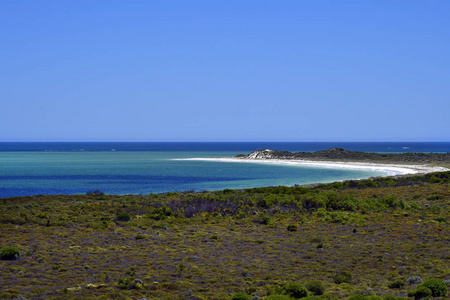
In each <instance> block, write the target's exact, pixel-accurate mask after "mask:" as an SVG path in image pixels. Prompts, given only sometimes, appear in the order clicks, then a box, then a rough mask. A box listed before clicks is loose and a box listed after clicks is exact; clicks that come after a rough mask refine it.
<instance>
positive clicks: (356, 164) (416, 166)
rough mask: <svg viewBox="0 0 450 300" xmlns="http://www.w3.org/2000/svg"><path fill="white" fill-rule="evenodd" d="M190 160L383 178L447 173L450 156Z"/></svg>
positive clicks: (257, 154) (269, 154)
mask: <svg viewBox="0 0 450 300" xmlns="http://www.w3.org/2000/svg"><path fill="white" fill-rule="evenodd" d="M190 160H206V161H223V162H245V163H270V164H277V165H302V166H309V167H321V168H341V169H355V170H373V171H383V172H385V173H386V175H388V176H390V175H407V174H426V173H433V172H442V171H447V170H449V168H450V153H369V152H360V151H348V150H345V149H342V148H331V149H327V150H321V151H317V152H296V153H292V152H288V151H278V150H270V149H263V150H256V151H253V152H251V153H250V154H248V155H244V154H238V155H236V156H235V157H221V158H192V159H190Z"/></svg>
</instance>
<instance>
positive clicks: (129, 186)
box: [0, 143, 450, 197]
mask: <svg viewBox="0 0 450 300" xmlns="http://www.w3.org/2000/svg"><path fill="white" fill-rule="evenodd" d="M11 144H12V143H9V144H7V145H6V144H3V145H0V197H11V196H24V195H36V194H79V193H86V192H88V191H93V190H101V191H103V192H105V193H107V194H149V193H162V192H170V191H188V190H194V191H203V190H221V189H225V188H231V189H241V188H250V187H259V186H277V185H287V186H292V185H295V184H308V183H316V182H332V181H338V180H345V179H357V178H367V177H371V176H379V175H383V174H384V173H382V172H379V171H361V170H344V169H324V168H312V167H304V166H277V165H267V164H254V163H230V162H211V161H190V160H176V159H180V158H196V157H230V156H235V155H236V154H239V153H249V152H251V151H252V150H255V149H260V148H264V147H261V146H265V145H261V144H257V143H254V144H252V143H230V144H225V145H223V144H222V145H221V144H220V143H211V144H208V145H205V144H197V143H177V144H173V143H172V144H170V143H169V144H168V143H160V144H155V143H151V145H150V144H149V145H146V146H145V145H144V146H145V147H144V148H142V147H143V144H142V143H140V144H138V145H134V146H135V147H134V148H133V145H130V144H124V143H117V144H112V143H111V144H107V145H106V144H105V143H102V144H98V143H97V144H95V143H91V144H89V145H87V146H89V147H94V149H88V150H86V149H85V148H88V147H86V144H82V143H79V144H76V143H71V144H70V145H68V144H53V145H52V144H45V145H43V144H32V145H31V144H30V145H27V146H28V148H27V147H25V149H26V150H23V149H24V148H23V147H24V144H20V145H19V146H20V147H22V149H21V150H18V149H17V147H16V148H14V147H13V148H12V149H13V151H11V147H12V146H11ZM272 144H273V143H272ZM36 145H37V146H38V147H41V148H39V149H38V150H37V148H36V147H37V146H36ZM308 145H309V147H312V146H313V145H310V144H308ZM2 146H3V148H2ZM44 146H45V147H44ZM269 146H272V147H271V148H274V147H273V146H278V148H276V149H280V150H290V151H302V149H304V148H302V145H301V143H297V144H295V143H290V144H289V145H287V144H283V143H279V144H278V145H269ZM282 146H286V147H285V148H281V147H282ZM319 146H322V147H324V148H323V149H326V148H329V146H328V145H322V144H320V145H319ZM449 146H450V145H449ZM5 147H6V148H7V149H5ZM67 147H69V148H70V149H67ZM81 147H84V148H81ZM124 147H128V148H126V149H127V150H123V149H122V148H124ZM146 147H147V148H146ZM148 147H153V148H152V149H153V150H148ZM208 147H209V148H208ZM315 147H317V144H316V146H315ZM389 147H390V146H389ZM401 147H404V146H400V145H399V146H398V148H401ZM104 148H107V149H109V150H108V151H105V149H104ZM267 148H269V147H267ZM293 148H294V149H293ZM299 148H300V150H299ZM346 148H348V147H346ZM385 148H388V147H385ZM111 149H115V151H112V150H111ZM133 149H140V150H138V151H132V150H133ZM161 149H163V150H162V151H161ZM443 149H445V148H443ZM2 150H6V151H2ZM319 150H320V149H319ZM387 151H388V150H386V152H387Z"/></svg>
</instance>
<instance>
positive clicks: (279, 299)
mask: <svg viewBox="0 0 450 300" xmlns="http://www.w3.org/2000/svg"><path fill="white" fill-rule="evenodd" d="M291 299H292V298H291V297H289V296H287V295H269V296H267V297H266V298H264V300H291Z"/></svg>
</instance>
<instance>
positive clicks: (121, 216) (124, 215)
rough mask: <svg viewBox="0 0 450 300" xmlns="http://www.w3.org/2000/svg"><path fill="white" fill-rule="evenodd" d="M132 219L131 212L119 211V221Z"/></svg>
mask: <svg viewBox="0 0 450 300" xmlns="http://www.w3.org/2000/svg"><path fill="white" fill-rule="evenodd" d="M130 220H131V216H130V214H129V213H127V212H120V213H117V221H124V222H128V221H130Z"/></svg>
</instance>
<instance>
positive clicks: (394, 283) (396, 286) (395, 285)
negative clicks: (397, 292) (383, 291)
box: [388, 280, 405, 289]
mask: <svg viewBox="0 0 450 300" xmlns="http://www.w3.org/2000/svg"><path fill="white" fill-rule="evenodd" d="M403 286H405V282H404V281H403V280H396V281H392V282H389V283H388V287H389V288H390V289H401V288H402V287H403Z"/></svg>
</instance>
